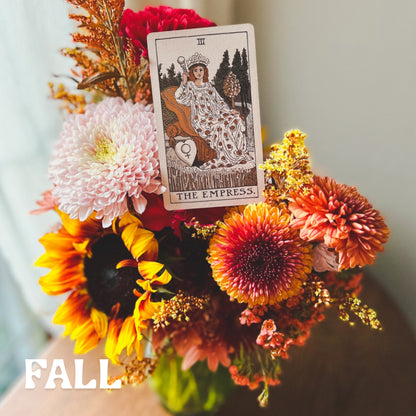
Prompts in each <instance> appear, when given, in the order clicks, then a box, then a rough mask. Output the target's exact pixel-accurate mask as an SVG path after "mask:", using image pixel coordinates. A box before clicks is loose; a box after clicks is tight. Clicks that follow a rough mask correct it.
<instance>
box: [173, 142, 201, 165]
mask: <svg viewBox="0 0 416 416" xmlns="http://www.w3.org/2000/svg"><path fill="white" fill-rule="evenodd" d="M175 153H176V154H177V155H178V157H179V159H180V160H182V161H183V162H185V163H186V164H187V165H188V166H192V163H194V160H195V158H196V144H195V142H194V141H193V140H192V139H188V140H181V141H180V142H177V143H176V144H175Z"/></svg>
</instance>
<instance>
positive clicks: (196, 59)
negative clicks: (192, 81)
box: [186, 52, 209, 68]
mask: <svg viewBox="0 0 416 416" xmlns="http://www.w3.org/2000/svg"><path fill="white" fill-rule="evenodd" d="M198 64H202V65H205V66H208V64H209V59H208V58H206V57H205V56H204V55H201V54H200V53H198V52H195V53H194V54H193V55H192V56H191V57H190V58H189V59H188V60H187V61H186V66H187V67H188V68H190V67H191V66H192V65H198Z"/></svg>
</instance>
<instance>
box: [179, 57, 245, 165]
mask: <svg viewBox="0 0 416 416" xmlns="http://www.w3.org/2000/svg"><path fill="white" fill-rule="evenodd" d="M182 59H183V58H182ZM178 62H180V58H178ZM208 64H209V60H208V58H206V57H205V56H203V55H201V54H200V53H198V52H197V53H194V54H193V55H192V56H191V57H190V58H189V59H188V60H187V61H186V65H185V62H184V59H183V61H182V65H181V66H182V68H183V70H184V72H183V74H182V82H181V85H180V86H179V87H178V89H177V90H176V91H175V99H176V101H177V102H178V103H179V104H182V105H184V106H187V107H190V108H191V124H192V127H193V128H194V130H195V132H196V133H197V134H198V135H199V136H200V137H201V138H202V139H203V140H205V141H206V143H207V144H208V145H209V146H210V147H211V148H212V149H214V150H215V151H216V153H217V157H216V158H215V159H212V160H209V161H208V162H206V163H204V164H203V165H202V166H200V169H209V168H212V169H213V168H220V167H232V166H235V165H238V164H241V165H244V164H246V163H247V162H249V161H251V160H252V158H251V156H250V155H249V154H248V152H247V139H246V127H245V123H244V121H243V119H242V118H241V116H240V114H239V112H238V111H236V110H232V109H230V108H229V106H228V105H227V104H226V102H225V101H224V100H223V98H222V97H221V96H220V95H219V93H218V91H217V90H216V89H215V87H214V85H213V84H212V83H211V82H210V81H209V80H208V79H209V78H208Z"/></svg>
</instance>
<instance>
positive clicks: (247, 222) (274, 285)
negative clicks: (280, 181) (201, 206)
mask: <svg viewBox="0 0 416 416" xmlns="http://www.w3.org/2000/svg"><path fill="white" fill-rule="evenodd" d="M208 254H209V258H208V261H209V263H210V264H211V267H212V273H213V278H214V279H215V280H216V282H217V283H218V285H219V286H220V288H221V289H222V290H224V291H226V292H227V294H228V295H230V297H231V298H232V299H236V300H237V301H239V302H245V303H248V304H249V306H254V305H266V304H274V303H276V302H280V301H281V300H283V299H286V298H288V297H290V296H293V295H294V294H296V293H297V292H298V291H299V289H300V287H301V285H302V282H303V281H305V280H306V278H307V275H308V273H310V271H311V268H312V246H311V245H310V244H309V243H307V242H305V241H303V240H302V239H301V238H300V237H299V232H298V231H297V230H294V229H292V228H291V227H290V216H289V213H288V212H287V211H285V210H282V209H279V208H278V207H272V206H270V205H268V204H265V203H259V204H251V205H247V206H246V207H245V208H244V210H243V211H242V212H240V211H238V210H235V211H233V212H231V213H230V214H229V215H228V217H226V218H225V219H224V222H223V223H221V225H220V226H219V229H218V230H217V231H216V233H215V234H214V236H213V238H212V239H211V241H210V245H209V249H208Z"/></svg>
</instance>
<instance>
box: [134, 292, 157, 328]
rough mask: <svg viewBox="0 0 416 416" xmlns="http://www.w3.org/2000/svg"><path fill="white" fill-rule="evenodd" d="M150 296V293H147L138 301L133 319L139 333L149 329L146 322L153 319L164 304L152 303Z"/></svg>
mask: <svg viewBox="0 0 416 416" xmlns="http://www.w3.org/2000/svg"><path fill="white" fill-rule="evenodd" d="M150 295H151V293H150V292H145V293H143V294H142V295H141V296H140V298H139V299H137V301H136V306H135V308H134V313H133V317H134V322H135V325H136V331H137V332H141V329H145V328H147V325H146V324H145V323H144V322H145V321H147V320H148V319H151V318H152V317H153V315H154V314H155V313H156V312H157V311H158V310H159V309H160V306H161V305H162V302H152V301H151V299H150Z"/></svg>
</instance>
